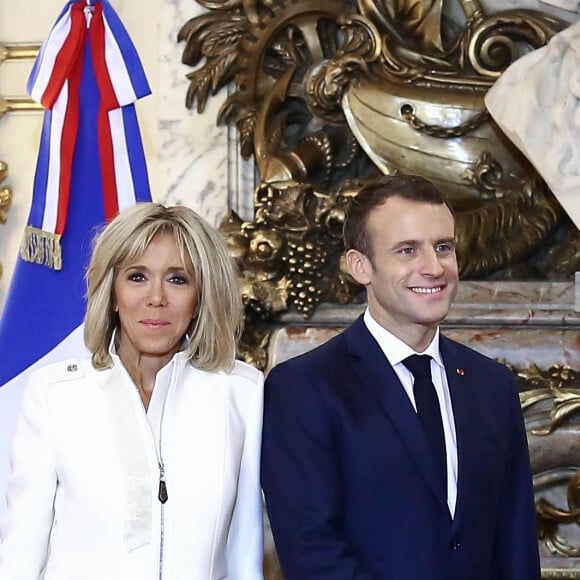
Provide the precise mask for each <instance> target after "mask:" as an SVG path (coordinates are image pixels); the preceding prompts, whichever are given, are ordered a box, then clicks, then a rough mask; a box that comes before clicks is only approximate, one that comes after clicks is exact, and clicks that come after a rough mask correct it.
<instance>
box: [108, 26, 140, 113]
mask: <svg viewBox="0 0 580 580" xmlns="http://www.w3.org/2000/svg"><path fill="white" fill-rule="evenodd" d="M103 22H104V24H105V60H106V61H107V69H108V71H109V76H110V78H111V84H112V85H113V90H114V91H115V96H116V97H117V102H118V103H119V106H121V107H123V106H124V105H128V104H129V103H134V102H135V101H136V100H137V95H136V94H135V90H134V89H133V85H132V84H131V78H130V74H129V70H128V69H127V65H126V64H125V59H124V58H123V55H122V53H121V49H120V48H119V44H118V43H117V39H116V38H115V35H114V34H113V33H112V31H111V28H110V26H109V23H108V22H107V19H106V18H105V17H104V15H103Z"/></svg>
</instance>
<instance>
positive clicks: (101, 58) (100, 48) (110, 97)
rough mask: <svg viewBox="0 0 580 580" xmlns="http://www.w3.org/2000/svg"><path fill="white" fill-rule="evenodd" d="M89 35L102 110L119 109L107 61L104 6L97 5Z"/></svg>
mask: <svg viewBox="0 0 580 580" xmlns="http://www.w3.org/2000/svg"><path fill="white" fill-rule="evenodd" d="M89 35H90V39H91V55H92V57H93V67H94V69H95V76H96V77H97V84H98V85H99V92H100V93H101V108H104V109H105V110H106V111H110V110H111V109H117V108H118V107H119V101H117V95H116V94H115V89H114V87H113V83H112V82H111V76H110V75H109V69H108V67H107V60H106V58H105V23H104V20H103V6H102V4H96V5H95V11H94V12H93V19H92V20H91V29H90V32H89Z"/></svg>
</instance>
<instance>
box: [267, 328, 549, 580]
mask: <svg viewBox="0 0 580 580" xmlns="http://www.w3.org/2000/svg"><path fill="white" fill-rule="evenodd" d="M440 349H441V354H442V357H443V360H444V363H445V368H446V371H447V377H448V383H449V389H450V393H451V400H452V405H453V413H454V417H455V428H456V434H457V447H458V449H457V453H458V482H457V485H458V494H457V505H456V511H455V517H454V518H453V519H452V518H451V515H450V513H449V510H448V507H447V501H446V497H445V495H444V493H443V491H442V490H441V488H440V486H439V487H438V485H437V476H436V471H435V469H436V468H435V464H434V460H433V458H432V453H431V451H430V447H429V444H428V441H427V439H426V437H425V434H424V432H423V431H422V429H421V425H420V423H419V420H418V417H417V415H416V413H415V411H414V409H413V406H412V405H411V402H410V401H409V398H408V396H407V395H406V393H405V391H404V389H403V386H402V385H401V383H400V381H399V380H398V378H397V376H396V374H395V372H394V370H393V368H392V367H391V366H390V364H389V363H388V361H387V359H386V358H385V356H384V354H383V353H382V351H381V350H380V348H379V346H378V344H377V342H376V341H375V340H374V338H373V337H372V335H371V334H370V333H369V331H368V330H367V328H366V326H365V324H364V322H363V320H362V318H359V319H358V320H357V321H356V322H355V323H354V324H353V325H352V326H351V327H349V328H348V329H347V330H345V332H343V333H342V334H340V335H339V336H337V337H335V338H333V339H332V340H330V341H329V342H327V343H326V344H324V345H322V346H320V347H318V348H316V349H314V350H312V351H310V352H308V353H306V354H304V355H301V356H299V357H296V358H294V359H292V360H290V361H287V362H285V363H282V364H280V365H278V366H277V367H276V368H274V369H273V370H272V371H271V372H270V373H269V376H268V378H267V382H266V399H265V412H264V432H263V447H262V485H263V489H264V493H265V498H266V507H267V510H268V515H269V518H270V523H271V526H272V531H273V535H274V540H275V543H276V548H277V551H278V556H279V558H280V562H281V566H282V571H283V573H284V578H285V580H311V579H312V580H371V579H373V580H537V579H539V578H540V565H539V555H538V543H537V536H536V520H535V513H534V499H533V490H532V479H531V473H530V463H529V456H528V449H527V442H526V433H525V428H524V423H523V418H522V413H521V409H520V404H519V398H518V394H517V390H516V387H515V382H514V380H513V376H512V374H511V372H510V371H509V370H508V369H507V368H506V367H504V366H502V365H500V364H498V363H496V362H494V361H492V360H491V359H489V358H487V357H484V356H483V355H481V354H479V353H476V352H475V351H473V350H472V349H469V348H467V347H465V346H462V345H460V344H458V343H456V342H453V341H451V340H449V339H446V338H445V337H441V340H440Z"/></svg>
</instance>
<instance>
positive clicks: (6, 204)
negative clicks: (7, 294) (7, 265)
mask: <svg viewBox="0 0 580 580" xmlns="http://www.w3.org/2000/svg"><path fill="white" fill-rule="evenodd" d="M7 176H8V165H6V163H4V161H0V223H2V224H5V223H6V219H7V217H8V210H9V209H10V206H11V205H12V189H11V188H10V187H9V186H8V185H3V184H4V181H5V180H6V177H7ZM1 277H2V264H0V278H1Z"/></svg>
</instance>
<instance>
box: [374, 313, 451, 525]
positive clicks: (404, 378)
mask: <svg viewBox="0 0 580 580" xmlns="http://www.w3.org/2000/svg"><path fill="white" fill-rule="evenodd" d="M364 322H365V324H366V327H367V328H368V330H369V332H370V333H371V335H372V336H373V338H374V339H375V340H376V341H377V343H378V344H379V346H380V348H381V350H382V351H383V353H384V355H385V356H386V357H387V360H388V361H389V363H390V364H391V366H392V367H393V369H394V371H395V373H397V376H398V377H399V380H400V381H401V384H402V385H403V388H404V389H405V392H406V393H407V396H408V397H409V401H410V402H411V404H412V405H413V408H414V409H415V411H417V406H416V404H415V396H414V394H413V375H412V374H411V371H409V369H407V367H406V366H405V365H404V364H403V360H405V359H406V358H407V357H408V356H411V355H413V354H427V355H429V356H430V357H431V378H432V381H433V384H434V385H435V391H436V392H437V398H438V399H439V408H440V409H441V420H442V421H443V431H444V432H445V450H446V452H447V505H448V506H449V512H450V513H451V517H453V515H454V514H455V504H456V501H457V437H456V434H455V421H454V418H453V405H452V404H451V396H450V394H449V385H448V383H447V374H446V373H445V367H444V366H443V359H442V358H441V353H440V352H439V329H437V331H436V332H435V336H434V337H433V340H432V341H431V343H430V344H429V346H428V347H427V348H426V349H425V350H424V351H423V352H415V351H414V350H413V349H412V348H411V347H410V346H409V345H408V344H405V343H404V342H403V341H402V340H400V339H399V338H397V337H396V336H395V335H394V334H393V333H391V332H389V331H388V330H386V329H385V328H383V327H382V326H381V325H380V324H379V323H378V322H377V321H376V320H375V319H374V318H373V317H372V315H371V313H370V311H369V309H368V308H367V310H366V311H365V313H364Z"/></svg>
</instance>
